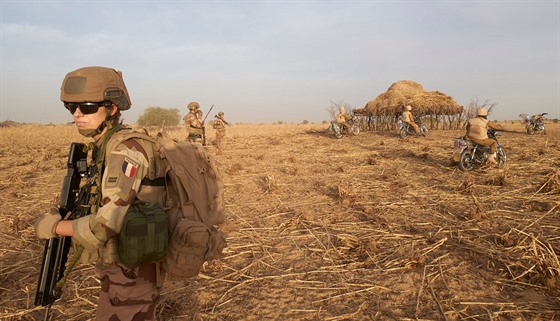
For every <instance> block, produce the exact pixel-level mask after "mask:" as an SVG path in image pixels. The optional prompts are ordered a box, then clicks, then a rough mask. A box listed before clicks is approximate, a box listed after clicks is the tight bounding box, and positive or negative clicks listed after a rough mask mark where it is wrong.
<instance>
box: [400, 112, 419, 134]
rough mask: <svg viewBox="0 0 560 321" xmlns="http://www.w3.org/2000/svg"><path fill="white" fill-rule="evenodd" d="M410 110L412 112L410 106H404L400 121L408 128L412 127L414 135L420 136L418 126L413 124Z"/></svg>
mask: <svg viewBox="0 0 560 321" xmlns="http://www.w3.org/2000/svg"><path fill="white" fill-rule="evenodd" d="M411 110H412V106H410V105H406V107H405V111H404V112H403V113H402V121H403V123H407V124H409V125H410V126H412V128H414V131H415V132H416V135H420V129H419V128H418V125H417V124H416V123H415V122H414V116H413V115H412V112H411Z"/></svg>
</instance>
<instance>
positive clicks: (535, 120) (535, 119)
mask: <svg viewBox="0 0 560 321" xmlns="http://www.w3.org/2000/svg"><path fill="white" fill-rule="evenodd" d="M545 115H548V114H547V113H542V114H536V115H533V116H531V125H533V126H534V125H535V124H538V123H541V122H542V121H543V118H544V116H545Z"/></svg>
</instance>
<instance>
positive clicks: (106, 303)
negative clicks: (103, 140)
mask: <svg viewBox="0 0 560 321" xmlns="http://www.w3.org/2000/svg"><path fill="white" fill-rule="evenodd" d="M130 132H131V131H129V130H123V131H120V132H117V133H115V134H114V135H113V136H112V137H111V138H110V140H109V141H108V143H107V147H106V153H105V169H104V173H103V177H102V179H101V191H102V199H101V206H100V207H99V209H98V210H97V211H94V212H92V214H91V215H88V216H85V217H82V218H80V219H77V220H74V221H73V225H74V236H73V241H74V242H75V243H78V244H80V245H82V246H84V248H85V250H84V253H83V254H82V257H81V261H82V262H89V263H93V262H95V263H96V267H95V271H96V277H97V278H99V280H100V281H101V293H100V296H99V302H98V309H97V313H96V320H104V321H106V320H110V321H140V320H154V309H155V305H156V303H157V300H158V298H159V288H160V287H161V285H162V283H163V278H162V276H161V268H160V264H159V263H157V264H145V265H142V266H140V267H137V268H135V269H128V268H126V267H125V266H124V265H123V264H121V263H120V262H119V259H118V255H117V246H118V237H117V235H118V233H119V231H120V229H121V227H122V223H123V220H124V217H125V215H126V212H127V210H128V208H129V206H130V205H131V203H132V202H133V201H134V200H135V199H137V198H138V199H140V200H146V201H162V200H161V199H160V198H161V195H162V194H163V193H162V191H163V189H164V187H163V186H161V187H154V186H149V187H148V188H143V187H141V182H142V179H144V178H145V177H153V176H157V175H158V174H159V173H157V171H158V169H157V168H156V167H155V165H154V164H150V162H149V161H148V160H149V159H150V160H151V159H153V149H152V146H151V143H150V142H148V141H144V140H141V139H126V135H128V134H129V133H130ZM123 140H124V141H123ZM158 188H159V190H158Z"/></svg>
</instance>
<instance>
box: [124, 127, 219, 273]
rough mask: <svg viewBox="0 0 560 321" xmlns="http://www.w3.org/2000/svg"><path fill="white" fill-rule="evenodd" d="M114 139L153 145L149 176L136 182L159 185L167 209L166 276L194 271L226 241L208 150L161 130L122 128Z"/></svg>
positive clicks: (214, 168)
mask: <svg viewBox="0 0 560 321" xmlns="http://www.w3.org/2000/svg"><path fill="white" fill-rule="evenodd" d="M119 134H120V136H121V137H119V138H118V139H117V141H116V142H115V143H120V142H123V141H125V140H128V139H131V138H134V139H142V140H147V141H150V142H151V143H152V146H153V159H152V160H150V170H149V176H148V177H147V178H145V179H144V180H143V181H142V185H152V186H154V185H156V186H157V185H164V186H165V195H162V197H161V198H160V199H161V204H159V205H160V206H161V207H162V208H163V209H164V210H165V212H166V214H167V220H168V224H169V239H168V242H167V251H166V255H165V258H163V260H162V264H163V268H164V270H165V272H166V273H167V275H168V276H170V277H172V278H190V277H193V276H196V275H198V273H199V271H200V269H201V268H202V265H203V264H204V262H206V261H209V260H213V259H217V258H220V257H221V256H222V252H223V249H224V248H225V247H226V246H227V243H226V238H225V234H224V233H223V232H221V231H220V230H219V229H218V228H217V226H218V225H219V224H221V223H224V221H225V214H224V212H225V208H224V199H223V192H224V185H223V181H222V178H221V175H220V173H219V171H218V169H217V166H216V164H215V162H214V160H213V158H212V157H211V156H210V154H209V153H208V152H207V151H206V150H205V149H204V147H203V146H202V145H200V144H196V143H192V142H190V141H176V140H174V139H172V138H171V137H170V136H169V135H167V133H164V132H160V133H158V134H157V136H156V137H155V138H154V137H151V136H149V135H148V134H147V133H144V132H139V131H131V130H122V131H120V132H119Z"/></svg>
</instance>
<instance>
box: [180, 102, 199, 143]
mask: <svg viewBox="0 0 560 321" xmlns="http://www.w3.org/2000/svg"><path fill="white" fill-rule="evenodd" d="M183 121H184V122H185V128H186V129H187V134H188V136H187V139H189V140H190V141H192V142H196V141H197V140H202V135H203V134H204V133H203V131H202V111H201V110H200V109H198V108H195V109H192V110H190V111H189V113H188V114H187V115H185V117H183Z"/></svg>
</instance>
